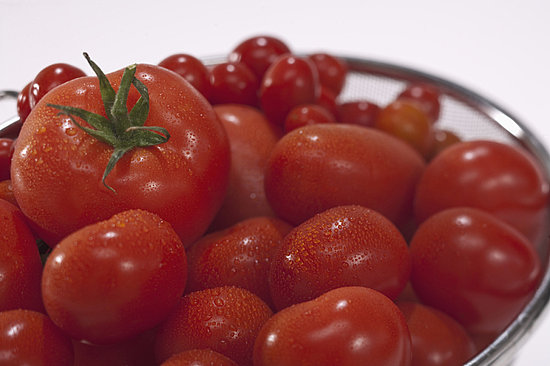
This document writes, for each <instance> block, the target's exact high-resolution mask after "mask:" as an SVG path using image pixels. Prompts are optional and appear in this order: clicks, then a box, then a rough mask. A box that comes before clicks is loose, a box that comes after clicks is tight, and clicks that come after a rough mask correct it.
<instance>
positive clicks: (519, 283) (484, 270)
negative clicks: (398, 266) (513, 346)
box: [410, 207, 542, 335]
mask: <svg viewBox="0 0 550 366" xmlns="http://www.w3.org/2000/svg"><path fill="white" fill-rule="evenodd" d="M410 252H411V258H412V272H411V283H412V285H413V288H414V291H415V293H416V294H417V295H418V297H419V298H420V300H421V301H422V303H424V304H426V305H428V306H432V307H434V308H436V309H438V310H441V311H443V312H445V313H446V314H449V315H450V316H452V317H453V318H454V319H456V320H457V321H458V322H459V323H460V324H462V326H464V328H465V329H466V331H468V332H469V333H470V334H490V335H496V334H499V333H500V332H501V331H502V330H504V328H505V327H506V326H507V325H508V324H509V323H510V322H511V321H512V320H513V319H514V317H515V316H516V315H517V314H518V313H519V312H520V311H521V309H522V308H523V306H524V305H525V304H527V302H528V301H529V300H530V299H531V297H532V296H533V294H534V293H535V290H536V289H537V286H538V284H539V282H540V280H541V276H542V270H541V263H540V260H539V257H538V255H537V253H536V251H535V249H534V247H533V246H532V245H531V244H530V242H529V241H528V240H527V238H526V237H525V236H524V235H522V234H521V233H520V232H519V231H517V230H516V229H514V228H513V227H511V226H510V225H508V224H507V223H505V222H504V221H502V220H500V219H498V218H497V217H495V216H493V215H492V214H489V213H487V212H485V211H481V210H479V209H475V208H469V207H456V208H450V209H447V210H443V211H441V212H438V213H436V214H434V215H433V216H431V217H430V218H429V219H427V220H426V221H424V222H423V223H422V224H421V225H420V227H419V228H418V230H417V231H416V233H415V235H414V237H413V239H412V241H411V244H410Z"/></svg>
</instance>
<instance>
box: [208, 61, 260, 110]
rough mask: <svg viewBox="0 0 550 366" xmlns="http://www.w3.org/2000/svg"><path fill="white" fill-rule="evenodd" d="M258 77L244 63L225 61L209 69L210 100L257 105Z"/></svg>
mask: <svg viewBox="0 0 550 366" xmlns="http://www.w3.org/2000/svg"><path fill="white" fill-rule="evenodd" d="M259 87H260V82H259V81H258V78H257V77H256V75H254V73H253V72H252V71H250V69H249V68H248V66H246V65H245V64H241V63H230V62H225V63H221V64H218V65H216V66H214V67H213V68H212V70H210V99H209V100H210V102H211V103H212V104H223V103H238V104H246V105H251V106H256V105H258V89H259Z"/></svg>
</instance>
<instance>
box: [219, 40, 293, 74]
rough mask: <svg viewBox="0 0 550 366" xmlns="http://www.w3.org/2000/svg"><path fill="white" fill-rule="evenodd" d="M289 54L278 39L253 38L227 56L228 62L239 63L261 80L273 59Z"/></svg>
mask: <svg viewBox="0 0 550 366" xmlns="http://www.w3.org/2000/svg"><path fill="white" fill-rule="evenodd" d="M286 53H290V49H289V48H288V46H287V45H286V44H285V43H284V42H283V41H281V40H280V39H278V38H275V37H271V36H265V35H261V36H255V37H251V38H248V39H246V40H244V41H243V42H241V43H240V44H239V45H237V47H235V49H234V50H233V51H231V53H230V54H229V56H228V59H229V61H230V62H241V63H243V64H245V65H246V66H248V67H249V68H250V69H251V70H252V72H254V74H255V75H256V77H257V78H258V80H261V79H262V77H263V76H264V74H265V72H266V71H267V69H268V68H269V66H271V64H272V63H273V62H274V61H275V59H276V58H277V57H278V56H280V55H284V54H286Z"/></svg>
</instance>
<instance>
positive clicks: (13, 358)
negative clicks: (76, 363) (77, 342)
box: [0, 310, 74, 366]
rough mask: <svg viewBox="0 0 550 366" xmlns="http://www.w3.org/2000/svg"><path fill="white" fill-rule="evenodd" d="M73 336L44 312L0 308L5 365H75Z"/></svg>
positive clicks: (0, 359)
mask: <svg viewBox="0 0 550 366" xmlns="http://www.w3.org/2000/svg"><path fill="white" fill-rule="evenodd" d="M73 359H74V355H73V346H72V344H71V339H70V338H69V337H68V336H67V335H66V334H63V332H61V330H59V328H57V327H56V326H55V324H54V323H53V322H52V321H51V320H50V319H49V318H48V317H47V316H46V315H44V314H42V313H38V312H34V311H31V310H10V311H3V312H0V364H1V365H56V366H73Z"/></svg>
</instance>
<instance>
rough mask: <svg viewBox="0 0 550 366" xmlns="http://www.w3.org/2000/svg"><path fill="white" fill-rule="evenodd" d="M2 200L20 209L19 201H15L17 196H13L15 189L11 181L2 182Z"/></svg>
mask: <svg viewBox="0 0 550 366" xmlns="http://www.w3.org/2000/svg"><path fill="white" fill-rule="evenodd" d="M0 199H3V200H5V201H8V202H9V203H11V204H12V205H14V206H16V207H17V208H19V206H18V205H17V201H16V200H15V196H14V195H13V187H12V185H11V180H10V179H6V180H3V181H0Z"/></svg>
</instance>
